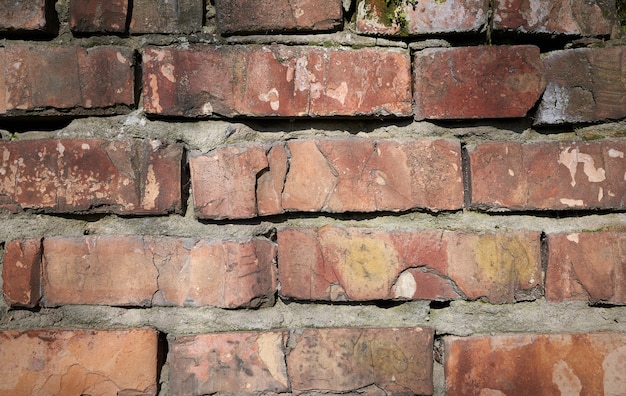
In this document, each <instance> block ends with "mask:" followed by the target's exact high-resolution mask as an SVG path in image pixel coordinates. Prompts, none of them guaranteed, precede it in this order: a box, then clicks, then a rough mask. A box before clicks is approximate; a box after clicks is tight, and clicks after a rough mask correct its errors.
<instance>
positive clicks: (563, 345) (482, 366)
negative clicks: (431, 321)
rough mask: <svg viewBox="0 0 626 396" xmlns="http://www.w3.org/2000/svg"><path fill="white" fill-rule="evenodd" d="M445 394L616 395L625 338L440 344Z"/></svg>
mask: <svg viewBox="0 0 626 396" xmlns="http://www.w3.org/2000/svg"><path fill="white" fill-rule="evenodd" d="M445 356H446V358H445V373H446V391H447V394H448V395H450V396H460V395H478V394H480V395H498V396H502V395H510V396H513V395H516V396H517V395H519V396H526V395H528V396H533V395H564V394H572V395H574V394H575V395H579V394H580V395H602V394H604V395H619V394H621V393H623V391H624V389H626V380H625V378H626V377H624V373H625V370H626V369H625V367H624V364H623V362H624V361H626V335H625V334H623V333H601V334H594V333H591V334H554V335H532V334H531V335H524V334H522V335H499V336H482V337H468V338H458V337H446V338H445Z"/></svg>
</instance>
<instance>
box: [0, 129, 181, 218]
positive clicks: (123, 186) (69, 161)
mask: <svg viewBox="0 0 626 396" xmlns="http://www.w3.org/2000/svg"><path fill="white" fill-rule="evenodd" d="M0 152H1V153H2V159H1V161H2V162H1V167H0V170H1V172H0V208H3V209H8V210H11V211H18V210H20V209H34V210H37V211H43V212H54V213H70V212H112V213H120V214H163V213H169V212H173V211H178V210H180V205H181V187H180V172H181V157H182V148H181V147H180V146H179V145H175V144H170V145H165V144H162V143H160V142H158V141H139V140H137V141H133V140H117V141H105V140H97V139H59V140H53V139H44V140H24V141H16V142H1V143H0Z"/></svg>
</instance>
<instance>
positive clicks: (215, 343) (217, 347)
mask: <svg viewBox="0 0 626 396" xmlns="http://www.w3.org/2000/svg"><path fill="white" fill-rule="evenodd" d="M168 341H169V354H168V362H169V370H170V381H169V389H170V395H172V396H178V395H180V396H185V395H205V394H214V393H217V392H220V394H238V395H253V394H259V393H260V392H286V391H288V390H289V380H288V378H287V368H286V366H285V344H286V341H287V332H286V331H264V332H238V333H222V334H200V335H192V336H174V335H170V336H168Z"/></svg>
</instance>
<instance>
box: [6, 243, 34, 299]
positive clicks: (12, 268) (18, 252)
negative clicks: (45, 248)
mask: <svg viewBox="0 0 626 396" xmlns="http://www.w3.org/2000/svg"><path fill="white" fill-rule="evenodd" d="M4 249H5V250H4V260H3V264H2V280H3V283H2V287H3V292H4V299H5V300H6V302H7V303H8V304H9V305H11V306H23V307H28V308H32V307H34V306H35V305H37V302H38V301H39V298H40V297H41V239H23V240H14V241H10V242H7V243H6V244H5V246H4Z"/></svg>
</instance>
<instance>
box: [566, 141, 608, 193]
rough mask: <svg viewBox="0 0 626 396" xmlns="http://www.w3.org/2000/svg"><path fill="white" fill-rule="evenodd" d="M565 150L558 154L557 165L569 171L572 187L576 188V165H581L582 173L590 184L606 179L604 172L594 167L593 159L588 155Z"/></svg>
mask: <svg viewBox="0 0 626 396" xmlns="http://www.w3.org/2000/svg"><path fill="white" fill-rule="evenodd" d="M570 149H571V147H568V148H566V149H565V150H563V151H562V152H561V153H560V154H559V161H558V163H559V164H561V165H564V166H565V167H566V168H568V169H569V173H570V176H571V177H572V182H571V184H572V187H574V186H576V171H577V169H576V168H577V167H578V163H581V162H582V164H583V172H585V175H587V178H588V180H589V181H590V182H592V183H599V182H601V181H604V180H605V179H606V176H605V171H604V169H602V168H597V169H596V167H595V162H594V160H593V157H592V156H591V155H589V154H584V153H581V152H580V151H579V150H578V149H577V148H575V149H572V150H571V151H570Z"/></svg>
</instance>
